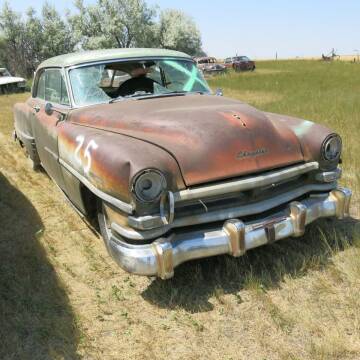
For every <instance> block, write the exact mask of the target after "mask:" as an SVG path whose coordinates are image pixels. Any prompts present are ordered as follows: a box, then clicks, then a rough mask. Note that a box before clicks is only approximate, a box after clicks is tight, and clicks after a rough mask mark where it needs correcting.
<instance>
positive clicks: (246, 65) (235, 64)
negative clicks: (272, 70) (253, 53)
mask: <svg viewBox="0 0 360 360" xmlns="http://www.w3.org/2000/svg"><path fill="white" fill-rule="evenodd" d="M224 65H225V67H226V68H232V69H234V70H235V71H248V70H250V71H254V70H255V69H256V65H255V61H253V60H250V59H249V58H248V57H247V56H234V57H229V58H226V59H225V60H224Z"/></svg>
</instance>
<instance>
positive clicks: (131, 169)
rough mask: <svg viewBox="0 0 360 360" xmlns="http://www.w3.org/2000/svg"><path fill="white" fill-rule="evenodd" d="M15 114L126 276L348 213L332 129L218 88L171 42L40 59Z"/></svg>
mask: <svg viewBox="0 0 360 360" xmlns="http://www.w3.org/2000/svg"><path fill="white" fill-rule="evenodd" d="M14 115H15V137H16V138H17V139H18V141H19V142H20V144H21V145H22V146H24V147H25V148H26V150H27V153H28V155H29V157H30V159H31V160H32V162H33V165H34V167H35V168H36V167H39V166H42V167H43V168H44V169H45V170H46V172H47V173H48V174H49V176H50V177H51V178H52V179H53V180H54V181H55V182H56V184H57V185H58V186H59V187H60V189H61V190H62V191H63V192H64V193H65V194H66V196H67V197H68V198H69V199H70V201H71V202H72V204H73V205H74V206H75V207H76V208H77V209H78V210H79V212H81V213H82V214H84V215H85V216H87V217H91V216H95V218H97V219H98V224H99V229H100V232H101V234H102V237H103V239H104V241H105V244H106V247H107V249H108V251H109V253H110V254H111V255H112V257H113V258H114V259H115V261H116V262H117V263H118V264H119V265H120V266H121V267H122V268H123V269H125V270H126V271H128V272H131V273H135V274H141V275H147V276H158V277H160V278H162V279H167V278H170V277H172V276H173V274H174V268H175V267H176V266H178V265H179V264H181V263H183V262H185V261H188V260H191V259H197V258H203V257H209V256H214V255H220V254H229V255H232V256H241V255H243V254H244V253H245V252H246V251H247V250H249V249H252V248H255V247H257V246H260V245H265V244H269V243H272V242H274V241H277V240H280V239H283V238H287V237H297V236H302V235H303V234H304V231H305V227H306V226H307V225H308V224H310V223H312V222H313V221H315V220H316V219H318V218H321V217H337V218H343V217H344V216H346V215H347V214H348V212H349V204H350V198H351V191H350V190H348V189H346V188H343V187H340V186H338V183H337V182H338V179H339V178H340V175H341V170H340V168H339V167H338V164H339V162H340V158H341V147H342V143H341V138H340V136H339V135H337V134H336V133H334V132H333V131H331V130H329V129H328V128H326V127H324V126H322V125H318V124H315V123H313V122H310V121H308V120H302V119H297V118H294V117H290V116H284V115H278V114H273V113H265V112H262V111H259V110H257V109H255V108H254V107H252V106H249V105H247V104H245V103H243V102H241V101H238V100H232V99H229V98H225V97H222V96H217V95H215V94H213V93H212V92H211V90H210V89H209V87H208V85H207V83H206V82H205V80H204V78H203V77H202V74H201V73H200V72H199V70H198V68H197V67H196V63H195V62H194V60H192V59H191V58H190V57H189V56H187V55H186V54H183V53H180V52H175V51H169V50H156V49H113V50H104V51H91V52H82V53H74V54H68V55H63V56H59V57H55V58H52V59H49V60H47V61H45V62H43V63H42V64H41V65H40V66H39V67H38V69H37V71H36V75H35V80H34V83H33V88H32V94H31V97H30V98H29V99H28V100H27V101H26V102H25V103H19V104H16V105H15V108H14Z"/></svg>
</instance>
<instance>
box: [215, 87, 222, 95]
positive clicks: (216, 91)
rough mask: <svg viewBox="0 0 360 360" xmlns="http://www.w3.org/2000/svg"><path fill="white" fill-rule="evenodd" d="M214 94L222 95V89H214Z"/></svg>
mask: <svg viewBox="0 0 360 360" xmlns="http://www.w3.org/2000/svg"><path fill="white" fill-rule="evenodd" d="M215 95H216V96H223V95H224V93H223V90H222V89H220V88H218V89H216V90H215Z"/></svg>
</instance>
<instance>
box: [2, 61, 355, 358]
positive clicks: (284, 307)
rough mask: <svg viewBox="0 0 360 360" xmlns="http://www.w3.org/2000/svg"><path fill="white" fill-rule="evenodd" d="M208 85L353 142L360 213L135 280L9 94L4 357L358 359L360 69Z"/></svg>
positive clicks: (263, 66) (302, 65) (300, 71)
mask: <svg viewBox="0 0 360 360" xmlns="http://www.w3.org/2000/svg"><path fill="white" fill-rule="evenodd" d="M257 66H258V68H257V71H256V72H255V73H248V74H232V75H226V76H222V77H218V78H213V79H211V80H210V83H211V86H212V87H213V88H216V87H222V88H223V89H224V93H225V96H231V97H235V98H239V99H241V100H244V101H247V102H249V103H251V104H253V105H255V106H257V107H258V108H260V109H264V110H267V111H272V112H279V113H285V114H291V115H295V116H299V117H303V118H306V119H313V120H316V121H318V122H321V123H324V124H327V125H329V126H331V127H332V128H333V129H334V130H336V131H338V132H339V133H340V134H341V135H342V137H343V140H344V145H345V146H344V156H343V159H344V165H343V170H344V176H343V180H342V183H343V184H344V185H347V186H349V187H351V188H352V189H353V190H354V193H355V196H354V202H353V205H352V210H351V211H352V217H351V218H349V219H347V220H344V221H330V222H318V223H316V224H314V225H313V226H311V227H310V228H309V229H308V231H307V233H306V235H305V236H304V237H302V238H298V239H288V240H283V241H281V242H278V243H275V244H273V245H271V246H266V247H262V248H259V249H256V250H253V251H250V252H248V253H247V254H246V255H245V256H244V257H242V258H239V259H234V258H230V257H225V256H224V257H217V258H211V259H206V260H202V261H195V262H191V263H187V264H184V265H182V266H180V267H179V268H178V269H177V270H176V272H175V278H174V279H172V280H170V281H165V282H164V281H161V280H155V279H148V278H143V277H136V276H132V275H129V274H127V273H125V272H123V271H122V270H121V269H119V268H118V267H117V266H116V265H115V264H114V263H113V262H112V260H111V259H110V258H109V256H108V255H107V253H106V250H105V247H104V246H103V243H102V240H101V239H100V238H99V236H98V235H96V234H95V233H94V232H93V231H92V230H91V229H89V228H88V227H87V226H86V225H85V224H84V223H83V222H82V221H81V220H80V218H79V217H78V215H77V214H76V213H75V212H74V211H73V209H72V208H71V207H70V206H69V205H68V204H67V203H66V201H65V200H64V199H63V197H62V195H61V194H60V193H59V191H58V190H57V188H56V186H55V185H54V184H53V183H52V182H51V181H50V180H49V178H48V177H47V176H46V175H45V174H44V173H34V172H32V171H31V170H30V167H29V164H28V163H27V161H26V159H25V157H24V156H23V152H22V150H21V149H19V148H18V147H17V146H15V144H14V142H13V141H12V140H11V136H10V135H11V131H12V113H11V110H12V105H13V104H14V103H15V102H16V101H19V100H23V99H25V98H26V97H27V96H28V94H21V95H19V94H17V95H11V96H0V149H1V155H0V174H1V175H0V226H1V230H0V324H1V326H0V359H227V360H230V359H233V360H235V359H263V360H264V359H324V360H325V359H326V360H327V359H359V358H360V311H359V309H360V297H359V293H360V241H359V238H360V225H359V222H358V220H357V219H358V218H359V215H360V207H359V195H358V194H359V189H360V179H359V169H360V156H359V153H360V142H359V136H360V66H358V65H356V64H348V63H342V62H336V63H332V64H327V63H321V62H317V61H314V62H311V61H279V62H259V63H258V64H257Z"/></svg>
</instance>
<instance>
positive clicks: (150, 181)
mask: <svg viewBox="0 0 360 360" xmlns="http://www.w3.org/2000/svg"><path fill="white" fill-rule="evenodd" d="M165 189H166V179H165V177H164V175H163V174H162V173H161V172H160V171H157V170H145V171H144V172H142V173H141V174H140V175H138V176H137V178H136V179H135V183H134V192H135V195H136V197H137V198H138V199H139V200H140V201H143V202H151V201H154V200H156V199H158V198H159V197H160V195H161V194H162V193H163V191H164V190H165Z"/></svg>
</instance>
